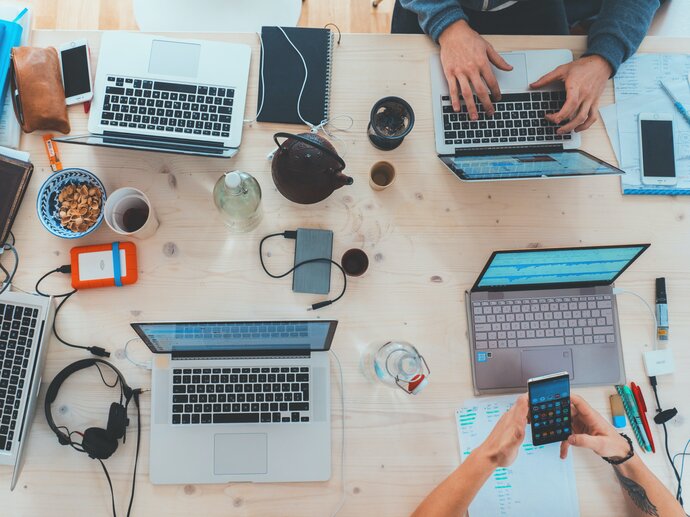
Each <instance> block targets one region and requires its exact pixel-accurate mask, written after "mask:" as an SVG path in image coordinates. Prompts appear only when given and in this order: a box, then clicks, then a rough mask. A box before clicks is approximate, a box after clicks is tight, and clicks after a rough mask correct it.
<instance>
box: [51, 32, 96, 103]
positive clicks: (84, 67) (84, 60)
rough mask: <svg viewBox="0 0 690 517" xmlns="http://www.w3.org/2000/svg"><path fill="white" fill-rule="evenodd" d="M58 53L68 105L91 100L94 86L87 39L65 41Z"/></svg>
mask: <svg viewBox="0 0 690 517" xmlns="http://www.w3.org/2000/svg"><path fill="white" fill-rule="evenodd" d="M58 55H59V57H60V68H61V70H62V85H63V86H64V88H65V102H66V103H67V105H71V104H79V103H81V102H87V101H90V100H91V99H92V98H93V87H92V84H91V63H90V62H89V47H88V44H87V41H86V40H85V39H80V40H76V41H70V42H69V43H65V44H64V45H62V46H61V47H60V48H59V49H58Z"/></svg>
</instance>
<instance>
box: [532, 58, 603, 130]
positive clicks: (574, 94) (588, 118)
mask: <svg viewBox="0 0 690 517" xmlns="http://www.w3.org/2000/svg"><path fill="white" fill-rule="evenodd" d="M611 73H612V69H611V65H609V63H608V62H607V61H606V60H605V59H604V58H603V57H601V56H596V55H594V56H587V57H581V58H580V59H576V60H575V61H573V62H571V63H567V64H565V65H561V66H559V67H557V68H556V69H555V70H553V71H551V72H549V73H548V74H546V75H544V76H542V77H541V78H540V79H538V80H536V81H535V82H533V83H532V84H530V87H531V88H542V87H543V86H546V85H547V84H549V83H552V82H555V81H561V82H563V83H564V85H565V92H566V100H565V104H563V107H562V108H561V110H560V111H558V112H557V113H551V114H548V115H546V119H547V120H548V121H550V122H553V123H554V124H561V123H562V122H563V121H567V122H566V123H565V124H564V125H563V126H561V127H560V128H559V129H558V131H557V133H558V134H560V135H562V134H565V133H570V132H571V131H573V130H575V131H578V132H579V131H584V130H585V129H587V128H589V127H590V126H591V125H592V124H594V122H596V120H597V118H598V117H599V115H598V112H599V98H600V97H601V94H602V92H603V91H604V87H605V86H606V82H607V81H608V80H609V77H610V76H611Z"/></svg>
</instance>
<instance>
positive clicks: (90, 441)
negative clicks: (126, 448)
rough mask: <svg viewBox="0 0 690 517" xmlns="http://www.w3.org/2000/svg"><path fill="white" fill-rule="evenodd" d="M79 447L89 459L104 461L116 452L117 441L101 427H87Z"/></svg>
mask: <svg viewBox="0 0 690 517" xmlns="http://www.w3.org/2000/svg"><path fill="white" fill-rule="evenodd" d="M81 446H82V448H83V449H84V451H85V452H86V453H87V454H88V455H89V457H91V458H94V459H96V458H97V459H100V460H105V459H108V458H110V456H112V454H113V453H114V452H115V451H116V450H117V440H116V439H115V438H113V436H112V435H111V434H110V433H109V432H108V431H106V430H105V429H103V428H101V427H89V428H88V429H87V430H86V431H84V439H83V440H82V442H81Z"/></svg>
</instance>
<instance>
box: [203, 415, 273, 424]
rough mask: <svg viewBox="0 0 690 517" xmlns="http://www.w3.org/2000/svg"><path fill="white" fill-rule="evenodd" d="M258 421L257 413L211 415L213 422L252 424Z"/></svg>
mask: <svg viewBox="0 0 690 517" xmlns="http://www.w3.org/2000/svg"><path fill="white" fill-rule="evenodd" d="M209 416H210V415H209ZM259 421H260V418H259V415H258V414H257V413H218V414H214V415H213V423H214V424H253V423H258V422H259Z"/></svg>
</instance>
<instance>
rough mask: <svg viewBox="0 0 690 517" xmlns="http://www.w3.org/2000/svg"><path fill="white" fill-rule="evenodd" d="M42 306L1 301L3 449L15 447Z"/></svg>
mask: <svg viewBox="0 0 690 517" xmlns="http://www.w3.org/2000/svg"><path fill="white" fill-rule="evenodd" d="M37 318H38V309H33V308H30V307H22V306H19V305H10V304H5V303H0V368H1V369H0V451H10V450H12V444H13V442H14V436H15V434H14V433H15V428H16V426H17V421H18V417H19V406H20V405H21V400H22V394H23V392H24V382H25V380H26V374H27V369H28V367H29V356H30V355H31V342H32V338H33V336H34V332H35V328H36V324H37Z"/></svg>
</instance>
